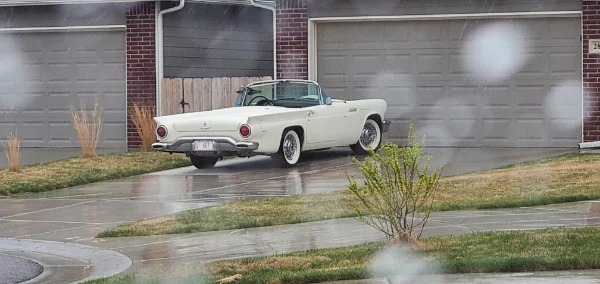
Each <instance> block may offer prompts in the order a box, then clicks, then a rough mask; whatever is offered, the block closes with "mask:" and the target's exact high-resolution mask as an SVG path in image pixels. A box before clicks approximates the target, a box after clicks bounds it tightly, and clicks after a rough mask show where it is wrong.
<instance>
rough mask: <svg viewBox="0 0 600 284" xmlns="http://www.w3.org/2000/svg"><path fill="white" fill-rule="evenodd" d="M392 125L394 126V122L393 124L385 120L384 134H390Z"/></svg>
mask: <svg viewBox="0 0 600 284" xmlns="http://www.w3.org/2000/svg"><path fill="white" fill-rule="evenodd" d="M390 124H392V122H391V121H389V120H384V121H383V127H382V131H383V132H384V133H385V132H388V131H390Z"/></svg>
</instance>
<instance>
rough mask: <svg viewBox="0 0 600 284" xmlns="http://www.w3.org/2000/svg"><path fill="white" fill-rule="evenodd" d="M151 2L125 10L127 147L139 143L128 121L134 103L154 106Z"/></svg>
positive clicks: (131, 123) (154, 80)
mask: <svg viewBox="0 0 600 284" xmlns="http://www.w3.org/2000/svg"><path fill="white" fill-rule="evenodd" d="M154 9H155V7H154V2H138V3H134V4H131V5H130V6H129V7H128V8H127V12H126V16H125V18H126V25H127V32H126V38H127V107H128V110H127V147H128V148H130V149H132V148H138V147H139V146H140V144H141V141H140V138H139V136H138V134H137V132H136V129H135V126H134V124H133V122H132V121H131V116H130V114H131V112H130V109H131V107H132V106H133V104H134V103H138V104H141V105H151V106H153V107H156V66H155V61H156V60H155V44H154V43H155V41H154V40H155V39H154V34H155V30H154V27H155V18H154Z"/></svg>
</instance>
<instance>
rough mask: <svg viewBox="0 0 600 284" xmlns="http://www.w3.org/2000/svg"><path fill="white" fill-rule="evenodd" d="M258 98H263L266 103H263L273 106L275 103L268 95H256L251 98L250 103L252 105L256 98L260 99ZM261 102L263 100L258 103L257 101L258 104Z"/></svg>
mask: <svg viewBox="0 0 600 284" xmlns="http://www.w3.org/2000/svg"><path fill="white" fill-rule="evenodd" d="M258 98H263V101H265V103H264V104H263V105H271V106H272V105H273V102H271V101H270V100H269V99H268V98H267V97H265V96H256V97H254V98H252V99H251V100H250V101H249V102H248V105H252V102H254V100H256V99H258ZM261 102H262V101H260V102H257V103H256V105H258V104H259V103H261Z"/></svg>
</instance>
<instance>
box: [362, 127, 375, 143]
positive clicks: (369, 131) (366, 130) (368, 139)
mask: <svg viewBox="0 0 600 284" xmlns="http://www.w3.org/2000/svg"><path fill="white" fill-rule="evenodd" d="M375 140H377V129H376V128H375V126H373V124H371V123H365V126H364V127H363V130H362V133H361V134H360V143H361V144H363V146H365V147H369V146H371V147H372V146H373V144H374V143H375Z"/></svg>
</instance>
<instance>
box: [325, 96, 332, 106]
mask: <svg viewBox="0 0 600 284" xmlns="http://www.w3.org/2000/svg"><path fill="white" fill-rule="evenodd" d="M325 104H326V105H331V98H330V97H326V98H325Z"/></svg>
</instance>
